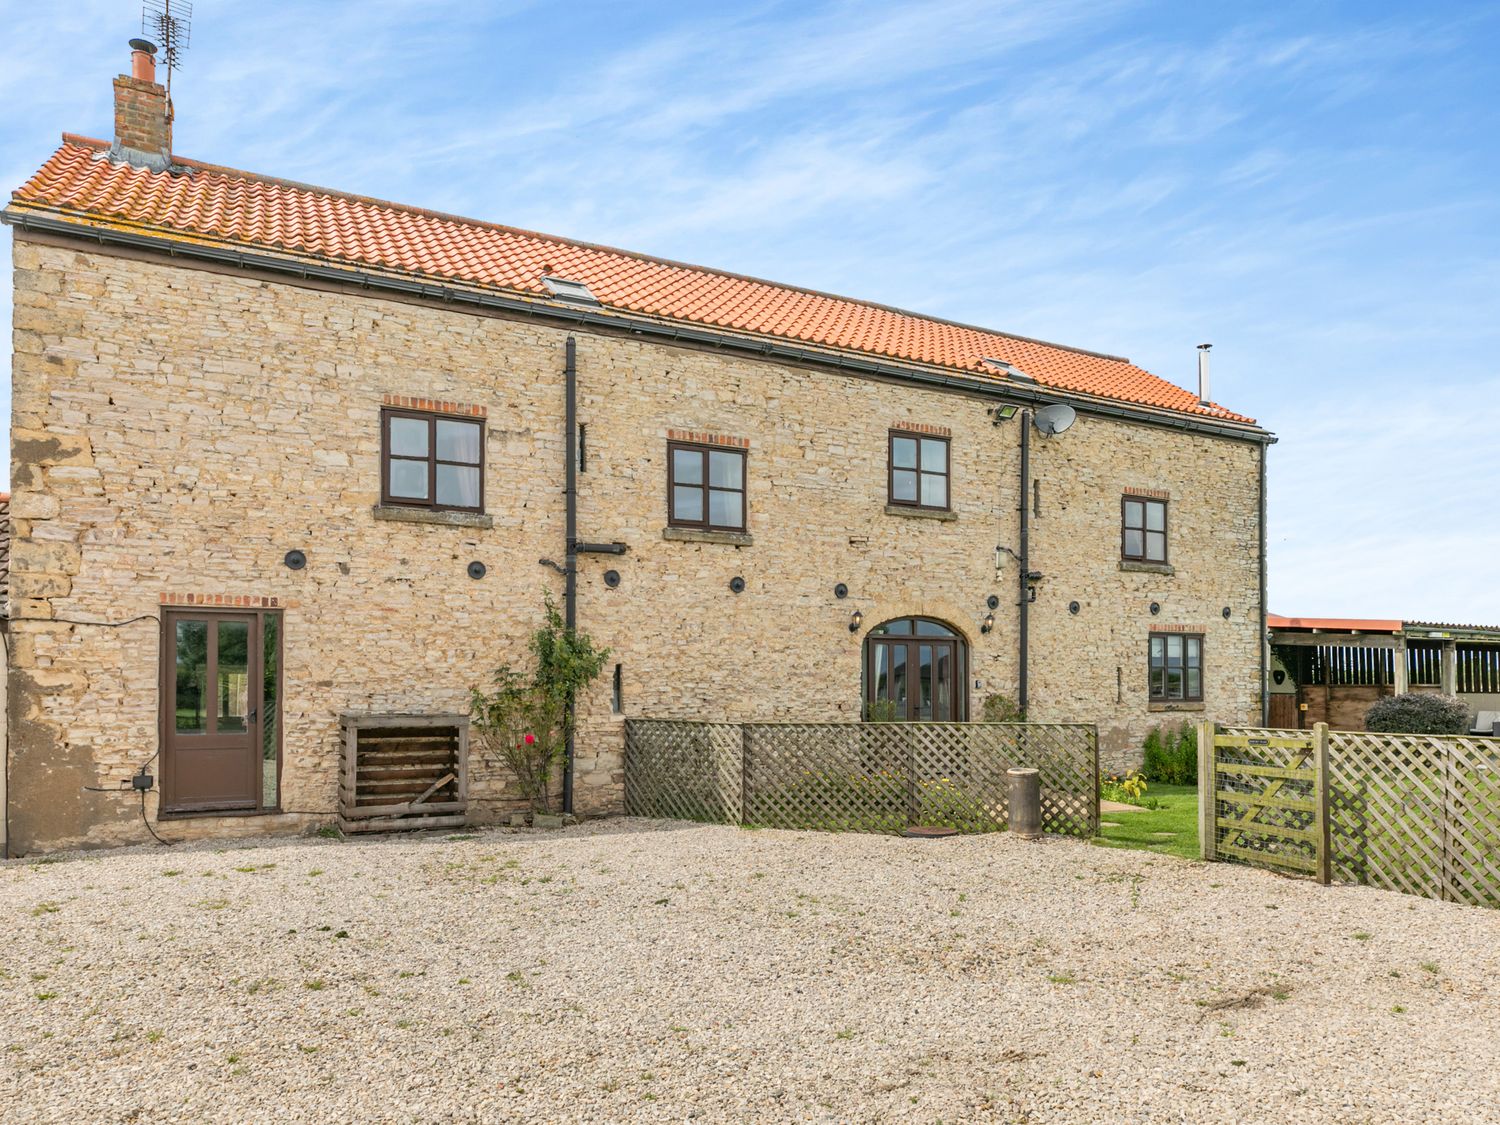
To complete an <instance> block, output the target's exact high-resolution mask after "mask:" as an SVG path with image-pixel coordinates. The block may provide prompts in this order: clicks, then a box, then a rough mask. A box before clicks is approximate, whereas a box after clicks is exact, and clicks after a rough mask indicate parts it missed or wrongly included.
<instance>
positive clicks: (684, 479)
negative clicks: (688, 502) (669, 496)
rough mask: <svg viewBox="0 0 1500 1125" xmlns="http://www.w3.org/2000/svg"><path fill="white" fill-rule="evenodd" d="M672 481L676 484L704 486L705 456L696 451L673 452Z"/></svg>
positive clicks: (675, 450)
mask: <svg viewBox="0 0 1500 1125" xmlns="http://www.w3.org/2000/svg"><path fill="white" fill-rule="evenodd" d="M672 480H673V481H674V482H675V483H676V484H702V483H703V454H701V453H699V452H698V451H697V450H694V449H674V450H672Z"/></svg>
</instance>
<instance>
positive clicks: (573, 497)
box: [563, 336, 578, 815]
mask: <svg viewBox="0 0 1500 1125" xmlns="http://www.w3.org/2000/svg"><path fill="white" fill-rule="evenodd" d="M563 356H564V359H563V387H564V391H563V398H564V400H565V405H564V407H563V418H564V421H563V426H564V427H565V428H566V436H565V437H564V439H563V449H564V450H565V453H564V456H565V457H566V458H567V468H566V469H565V471H564V473H563V500H564V506H565V508H566V509H567V514H566V515H565V516H564V527H563V534H564V535H565V536H566V537H567V540H568V549H567V557H566V559H565V561H564V563H563V566H564V569H563V623H564V624H565V625H566V626H567V629H568V632H569V633H571V632H572V631H573V629H574V627H575V626H576V625H577V624H578V460H577V457H578V447H577V442H578V342H577V341H576V340H574V339H573V337H572V336H569V337H568V341H567V343H566V344H565V345H564V350H563ZM563 722H565V723H566V724H567V729H568V742H567V749H566V752H565V757H564V759H563V813H564V814H565V815H566V814H569V813H571V812H572V811H573V698H572V696H571V695H570V696H569V697H568V700H567V703H566V704H565V711H564V718H563Z"/></svg>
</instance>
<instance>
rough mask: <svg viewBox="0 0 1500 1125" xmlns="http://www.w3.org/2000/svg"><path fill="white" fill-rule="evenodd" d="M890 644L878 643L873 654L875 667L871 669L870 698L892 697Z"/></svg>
mask: <svg viewBox="0 0 1500 1125" xmlns="http://www.w3.org/2000/svg"><path fill="white" fill-rule="evenodd" d="M890 652H891V648H890V645H876V646H875V650H874V652H873V653H872V654H871V656H872V663H873V664H874V668H873V669H872V670H871V673H870V675H871V684H870V698H871V699H889V698H890V697H891V694H890V688H891V671H890V664H891V661H890Z"/></svg>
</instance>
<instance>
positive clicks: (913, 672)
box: [865, 617, 969, 723]
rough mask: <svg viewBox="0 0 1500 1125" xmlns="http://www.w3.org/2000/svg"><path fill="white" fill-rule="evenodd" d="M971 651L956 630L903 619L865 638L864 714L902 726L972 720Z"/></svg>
mask: <svg viewBox="0 0 1500 1125" xmlns="http://www.w3.org/2000/svg"><path fill="white" fill-rule="evenodd" d="M968 663H969V661H968V646H967V645H965V644H964V639H963V637H962V636H961V635H960V634H959V633H958V631H957V630H956V629H954V628H953V627H952V626H949V625H944V624H943V623H942V622H941V621H934V620H932V619H931V618H928V617H900V618H897V619H896V620H894V621H887V622H885V623H884V624H881V625H877V626H875V628H873V629H871V630H870V635H869V636H868V637H866V638H865V713H866V715H867V716H869V717H872V718H885V719H894V720H896V721H898V722H901V721H905V722H937V723H942V722H962V721H964V720H965V719H966V718H968V711H969V698H968V696H969V693H968V691H967V690H966V688H967V686H968V680H967V676H968Z"/></svg>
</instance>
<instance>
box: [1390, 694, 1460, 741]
mask: <svg viewBox="0 0 1500 1125" xmlns="http://www.w3.org/2000/svg"><path fill="white" fill-rule="evenodd" d="M1365 729H1366V730H1378V731H1391V732H1394V733H1397V734H1468V733H1469V708H1468V707H1467V706H1466V705H1465V704H1464V703H1462V702H1461V701H1460V700H1458V699H1455V698H1454V697H1453V696H1451V695H1432V694H1428V693H1426V692H1408V693H1407V694H1406V695H1388V696H1386V697H1385V698H1384V699H1378V700H1376V701H1375V705H1374V706H1373V707H1371V708H1370V709H1369V710H1368V711H1366V712H1365Z"/></svg>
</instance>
